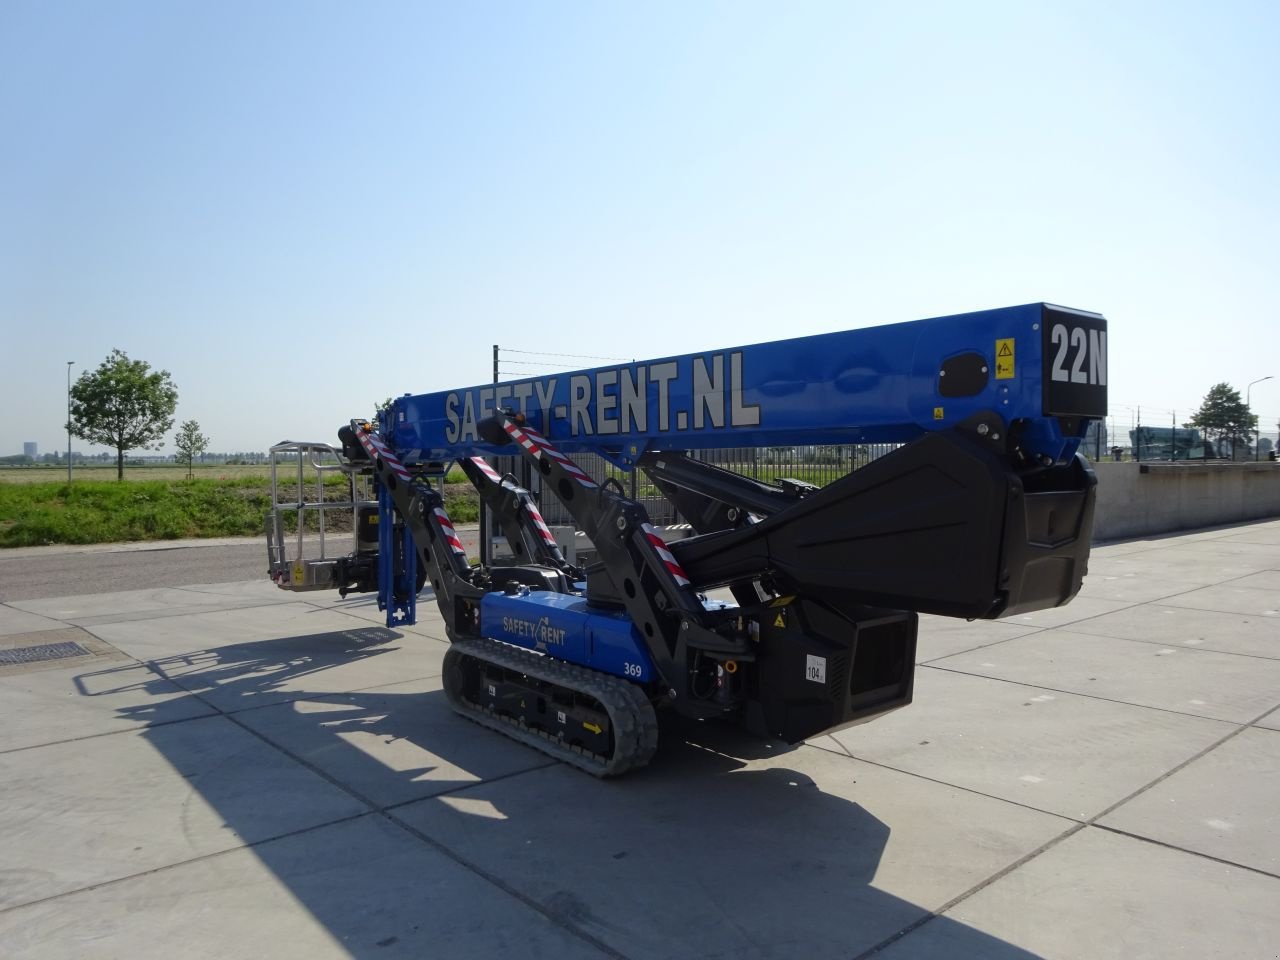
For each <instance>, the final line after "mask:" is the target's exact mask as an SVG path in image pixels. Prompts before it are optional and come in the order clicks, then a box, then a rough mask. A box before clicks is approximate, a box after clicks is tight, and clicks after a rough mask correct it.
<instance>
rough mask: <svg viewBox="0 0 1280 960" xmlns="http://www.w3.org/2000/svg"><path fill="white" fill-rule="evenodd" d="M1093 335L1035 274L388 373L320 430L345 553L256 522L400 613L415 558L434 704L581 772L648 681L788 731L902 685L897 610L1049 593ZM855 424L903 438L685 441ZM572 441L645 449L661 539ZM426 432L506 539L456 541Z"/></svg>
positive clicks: (911, 656) (629, 737)
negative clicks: (458, 377) (864, 320)
mask: <svg viewBox="0 0 1280 960" xmlns="http://www.w3.org/2000/svg"><path fill="white" fill-rule="evenodd" d="M1106 338H1107V328H1106V321H1105V319H1104V318H1103V317H1101V316H1099V315H1098V314H1094V313H1087V312H1083V311H1079V310H1072V309H1067V308H1064V307H1058V306H1052V305H1049V304H1043V303H1036V304H1028V305H1024V306H1018V307H1008V308H1004V309H998V310H986V311H981V312H977V313H968V314H962V315H957V316H950V317H939V318H934V319H928V320H918V321H913V322H909V323H897V324H890V325H885V326H878V327H868V328H864V329H857V330H849V331H843V332H837V333H827V334H821V335H818V336H810V337H800V338H796V339H791V340H781V341H776V342H772V343H762V344H755V345H751V346H744V347H736V348H732V349H726V350H712V351H706V352H701V353H693V354H687V355H684V356H677V357H666V358H663V359H659V360H652V361H646V362H638V363H630V364H620V365H614V366H607V367H599V368H596V369H591V370H582V371H577V372H571V373H566V374H560V375H554V376H547V377H540V378H530V379H525V380H518V381H512V382H506V383H500V384H486V385H482V386H475V387H470V388H465V389H457V390H448V391H443V392H438V393H430V394H423V395H417V396H411V395H408V394H406V395H404V396H402V397H400V398H398V399H396V400H394V401H393V402H392V403H391V404H390V406H389V407H387V408H386V409H385V410H384V411H383V412H382V414H381V416H380V418H379V422H377V423H369V422H366V421H360V420H355V421H352V422H351V424H350V425H348V426H345V427H343V428H342V429H341V430H340V431H339V438H340V440H341V444H342V446H341V452H340V453H339V452H338V450H337V449H336V448H334V454H335V457H336V458H337V460H338V461H340V464H341V466H342V469H344V470H346V471H347V472H348V473H349V474H350V475H351V477H352V483H353V488H352V489H353V492H352V504H353V505H355V506H357V508H358V510H357V512H358V514H359V515H358V517H357V550H356V551H355V553H353V554H351V555H349V556H346V557H342V558H337V559H326V560H323V561H317V562H316V563H315V565H314V567H313V566H310V565H309V564H308V563H306V562H291V561H290V560H289V559H288V558H286V557H285V556H284V552H283V551H282V550H281V549H280V548H278V547H273V549H272V552H271V559H272V577H273V579H275V580H276V582H277V583H278V584H279V585H280V586H281V587H284V588H286V589H317V588H321V587H327V588H336V589H339V590H341V591H342V592H343V594H344V595H345V594H346V593H347V592H348V591H353V590H354V591H373V590H376V591H377V592H378V598H379V604H380V606H381V607H382V608H384V609H385V610H386V612H387V623H388V625H389V626H394V625H397V624H406V623H411V622H413V619H414V617H415V615H416V608H415V598H416V595H417V593H418V592H419V591H420V590H421V589H422V588H423V587H424V586H425V585H426V584H427V583H429V584H430V587H431V591H432V595H433V597H434V600H435V602H436V604H437V606H438V607H439V610H440V613H441V615H442V616H443V618H444V624H445V629H446V631H447V632H448V635H449V638H450V641H451V644H450V648H449V650H448V652H447V654H446V658H445V668H444V686H445V691H446V693H447V695H448V697H449V699H450V702H451V704H452V705H453V707H454V709H456V710H457V711H458V712H459V713H461V714H463V715H465V716H467V717H469V718H470V719H472V720H474V721H476V722H477V723H480V724H483V725H485V726H488V727H491V728H493V729H496V730H499V731H501V732H503V733H505V734H506V735H508V736H511V737H513V738H515V739H517V740H520V741H521V742H524V743H527V744H529V745H531V746H534V747H536V748H538V749H540V750H542V751H544V752H545V753H548V754H550V755H552V756H555V757H557V758H559V759H562V760H564V761H566V762H568V763H570V764H572V765H574V766H576V767H579V768H581V769H583V770H586V771H588V772H590V773H592V774H595V775H597V776H611V775H616V774H619V773H622V772H625V771H626V770H628V769H632V768H634V767H637V766H641V765H643V764H645V763H646V762H648V760H649V758H650V757H651V756H652V754H653V752H654V749H655V748H656V744H657V723H656V714H655V708H658V709H669V710H674V711H676V712H678V713H680V714H683V715H686V716H690V717H695V718H700V719H711V718H721V719H728V720H732V721H736V722H738V723H740V724H741V725H742V726H744V727H745V728H746V729H748V730H750V731H752V732H753V733H756V734H758V735H761V736H772V737H779V738H781V739H783V740H786V741H787V742H790V743H795V742H799V741H801V740H804V739H806V738H809V737H813V736H816V735H819V734H821V733H826V732H830V731H832V730H835V729H839V728H841V727H845V726H848V725H850V724H853V723H859V722H864V721H866V720H870V719H872V718H874V717H877V716H880V715H883V714H884V713H886V712H888V711H890V710H893V709H896V708H898V707H901V706H904V705H906V704H908V703H910V701H911V696H912V684H913V678H914V664H915V643H916V629H917V614H918V613H931V614H940V615H944V616H952V617H964V618H970V619H973V618H996V617H1001V616H1007V615H1010V614H1015V613H1023V612H1027V611H1031V610H1039V609H1043V608H1046V607H1052V606H1057V605H1061V604H1064V603H1066V602H1068V601H1069V600H1070V599H1071V598H1072V597H1073V596H1075V594H1076V593H1077V591H1078V590H1079V589H1080V584H1081V581H1082V578H1083V577H1084V575H1085V573H1086V568H1087V561H1088V555H1089V541H1090V533H1091V528H1092V519H1093V505H1094V490H1095V485H1096V480H1095V477H1094V475H1093V472H1092V471H1091V470H1090V468H1089V466H1088V464H1087V463H1086V461H1085V460H1084V458H1083V457H1082V456H1080V455H1079V454H1078V453H1077V448H1078V447H1079V445H1080V441H1081V439H1082V438H1083V437H1084V435H1085V431H1086V430H1087V428H1088V425H1089V423H1090V421H1091V420H1093V419H1097V418H1100V417H1103V416H1105V414H1106V409H1107V374H1106V370H1107V362H1106V346H1107V339H1106ZM867 443H899V444H901V446H900V447H898V448H897V449H895V450H893V451H891V452H890V453H888V454H886V455H884V456H882V457H879V458H878V459H876V460H873V461H872V462H871V463H870V464H868V465H867V466H865V467H862V468H861V469H858V470H856V471H854V472H852V473H850V474H848V475H847V476H845V477H842V478H841V479H839V480H836V481H834V482H832V483H829V484H827V485H825V486H822V487H816V486H813V485H810V484H807V483H803V482H799V481H785V482H780V483H764V482H761V481H759V480H755V479H751V478H749V477H745V476H742V475H740V474H737V473H734V472H731V471H728V470H724V469H722V468H720V467H716V466H712V465H710V464H707V463H704V462H702V461H700V460H697V459H695V458H694V457H692V456H690V452H691V451H696V450H700V449H708V448H723V447H751V446H755V447H764V446H793V445H799V444H867ZM579 452H590V453H596V454H599V455H601V456H603V457H605V458H606V459H607V460H608V461H609V462H611V463H612V464H613V465H615V466H616V467H618V468H620V469H621V470H624V471H630V470H640V471H642V472H643V473H644V474H645V475H646V476H647V477H648V478H649V480H650V481H651V482H652V483H653V484H654V485H656V486H657V487H658V489H660V490H661V491H662V493H663V494H664V495H665V496H666V497H668V498H669V499H670V500H671V501H672V502H673V503H674V504H675V506H676V507H677V509H678V510H679V512H680V514H681V515H682V516H683V517H684V518H685V519H686V520H687V521H688V522H689V523H690V524H691V525H692V527H693V530H694V534H695V535H694V536H691V537H689V538H688V539H684V540H680V541H674V542H671V543H667V542H665V541H664V540H663V538H662V536H661V535H660V534H659V532H658V531H657V530H655V528H654V527H653V526H652V524H651V523H650V522H649V518H648V516H647V515H646V512H645V510H644V507H643V506H642V505H641V504H640V503H639V502H637V501H636V500H634V499H632V498H630V497H629V496H628V495H627V493H626V492H625V490H624V489H623V488H622V486H621V485H620V484H618V483H617V482H616V481H615V480H605V481H604V482H600V481H597V480H596V479H594V478H593V477H591V476H590V475H588V473H587V472H586V471H584V470H583V469H581V468H580V467H579V466H578V465H577V464H576V463H575V462H574V460H573V454H575V453H579ZM512 454H515V455H517V456H519V457H521V458H523V461H524V462H527V463H528V464H529V466H530V468H531V469H532V470H533V471H536V473H537V474H538V476H539V477H540V480H541V487H542V490H543V493H544V495H545V494H546V493H548V492H549V493H552V494H554V495H555V496H556V497H558V498H559V500H560V501H561V503H562V504H563V505H564V507H565V508H566V509H567V510H568V512H569V513H570V514H571V515H572V516H573V518H574V520H575V525H576V526H577V528H578V529H580V530H582V531H583V532H585V534H586V536H587V537H588V538H589V539H590V540H591V542H592V544H593V546H594V548H595V556H596V559H595V560H594V562H592V563H590V564H589V565H587V566H586V567H585V568H579V567H577V566H575V565H574V564H572V563H570V562H569V561H568V560H567V559H566V557H565V555H564V554H563V553H562V552H561V550H560V549H559V547H558V546H557V543H556V540H555V538H554V537H553V536H552V534H551V531H550V530H549V529H548V526H547V524H546V522H545V521H544V520H543V518H542V515H541V513H540V511H539V509H538V503H537V502H536V499H535V497H534V496H533V494H532V493H530V491H529V490H528V489H526V488H525V487H523V486H522V485H521V484H520V483H519V482H518V481H517V479H516V478H515V477H514V476H512V475H510V474H507V475H501V474H499V473H498V472H497V471H496V470H495V469H494V468H493V467H492V466H491V465H490V463H489V461H488V460H487V459H486V457H490V456H493V455H512ZM450 461H456V462H457V463H458V464H459V465H460V466H461V468H462V470H463V471H464V472H465V473H466V475H467V478H468V479H469V480H470V482H471V483H472V484H473V485H474V486H475V487H476V489H477V490H478V491H479V494H480V497H481V500H482V502H483V503H484V504H485V505H486V506H487V507H488V508H489V509H490V510H491V511H492V512H493V516H494V517H495V521H496V523H497V524H498V526H499V527H500V528H501V530H502V532H503V533H504V534H505V536H506V539H507V542H508V544H509V545H510V547H511V550H512V552H513V553H514V554H515V562H513V563H510V564H505V565H495V564H472V563H471V562H470V560H469V558H468V557H467V555H466V552H465V550H464V549H463V547H462V544H461V542H460V541H459V539H458V537H457V534H456V531H455V530H454V528H453V525H452V523H451V522H450V520H449V517H448V514H447V512H446V510H445V506H444V500H443V497H442V487H441V484H440V479H441V477H442V470H443V465H444V464H446V463H448V462H450ZM357 477H363V478H366V480H367V479H371V480H372V483H373V487H374V488H375V491H376V495H377V505H376V508H375V507H374V506H373V505H372V504H369V503H364V504H363V505H360V504H358V503H357V497H356V494H355V488H354V483H355V480H356V478H357ZM375 528H376V534H375V533H374V529H375ZM278 529H279V527H278V524H277V530H278ZM366 531H367V532H366ZM711 593H714V595H715V597H716V599H710V598H709V594H711Z"/></svg>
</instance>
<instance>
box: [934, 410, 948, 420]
mask: <svg viewBox="0 0 1280 960" xmlns="http://www.w3.org/2000/svg"><path fill="white" fill-rule="evenodd" d="M945 417H946V414H944V413H943V412H942V408H941V407H934V408H933V419H935V420H942V419H944V418H945Z"/></svg>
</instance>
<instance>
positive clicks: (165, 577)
mask: <svg viewBox="0 0 1280 960" xmlns="http://www.w3.org/2000/svg"><path fill="white" fill-rule="evenodd" d="M459 534H460V535H461V537H462V541H463V546H465V547H466V548H467V551H468V553H469V554H471V555H472V556H475V554H476V551H477V543H478V542H479V541H478V534H477V529H476V526H475V524H463V525H459ZM348 549H349V546H342V545H339V546H338V548H337V549H336V550H331V551H330V553H331V554H332V553H335V552H336V553H337V554H339V555H341V554H342V553H345V552H346V551H347V550H348ZM266 575H267V548H266V544H265V542H264V541H263V540H262V539H261V538H259V537H247V538H244V537H239V538H228V539H222V540H175V541H170V542H154V543H117V544H98V545H94V546H83V547H73V546H53V547H19V548H17V549H13V550H2V551H0V603H8V602H10V601H14V600H42V599H45V598H46V597H77V596H84V595H85V594H90V593H116V592H118V591H121V590H145V589H147V588H150V587H181V586H186V585H188V584H193V583H232V582H235V581H239V580H257V579H260V578H261V579H265V578H266Z"/></svg>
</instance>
